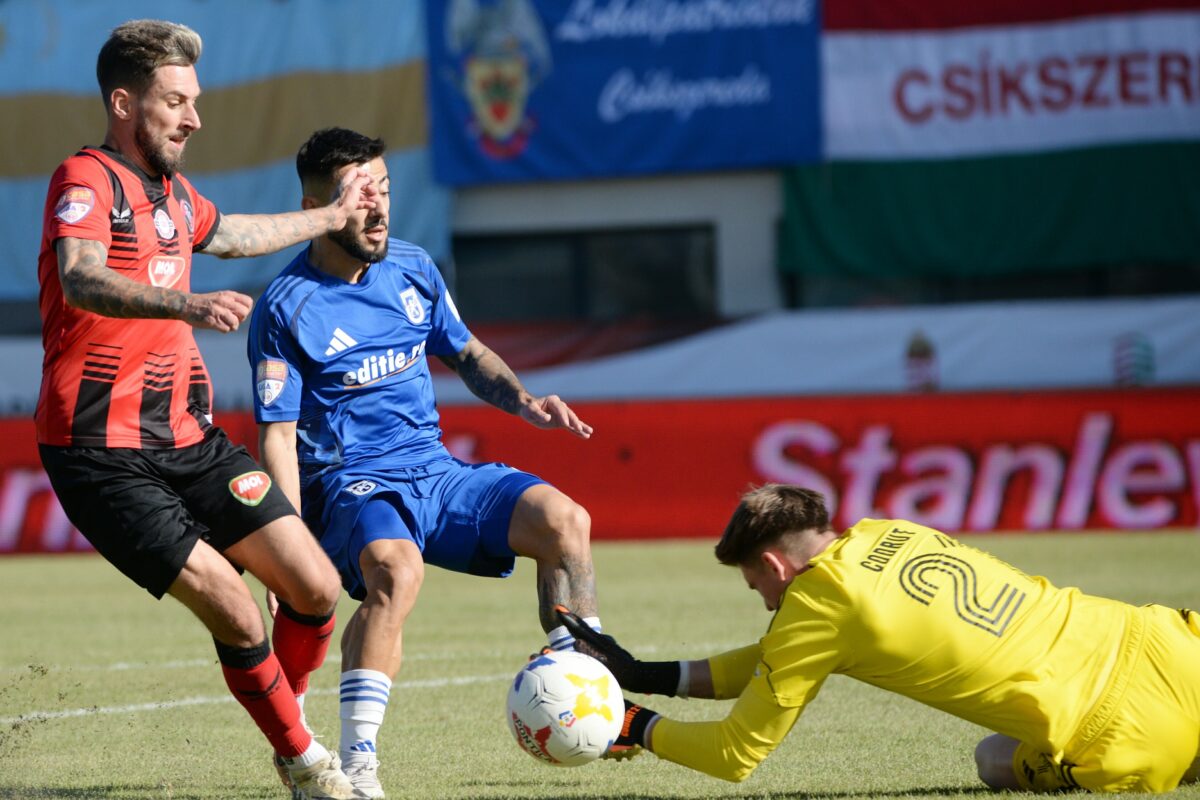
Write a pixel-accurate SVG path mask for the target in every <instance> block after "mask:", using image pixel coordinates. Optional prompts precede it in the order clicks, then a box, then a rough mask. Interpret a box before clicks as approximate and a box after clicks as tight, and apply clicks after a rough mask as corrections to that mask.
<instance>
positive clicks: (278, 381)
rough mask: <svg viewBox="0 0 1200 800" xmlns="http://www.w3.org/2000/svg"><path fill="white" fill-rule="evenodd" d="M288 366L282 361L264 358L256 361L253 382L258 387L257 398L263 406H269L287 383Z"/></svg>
mask: <svg viewBox="0 0 1200 800" xmlns="http://www.w3.org/2000/svg"><path fill="white" fill-rule="evenodd" d="M287 376H288V367H287V364H286V363H284V362H282V361H273V360H271V359H269V358H264V359H263V360H262V361H259V362H258V366H257V368H256V369H255V379H254V384H255V386H256V387H257V389H258V399H259V401H261V402H262V404H263V405H264V406H269V405H271V403H274V402H275V400H276V399H278V397H279V395H280V393H281V392H282V391H283V387H284V384H286V383H287Z"/></svg>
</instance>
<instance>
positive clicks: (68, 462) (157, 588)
mask: <svg viewBox="0 0 1200 800" xmlns="http://www.w3.org/2000/svg"><path fill="white" fill-rule="evenodd" d="M38 449H39V451H40V452H41V456H42V465H43V466H45V468H46V474H47V475H49V477H50V485H51V486H53V487H54V492H55V494H57V495H58V500H59V502H60V503H62V507H63V510H64V511H65V512H66V513H67V518H68V519H70V520H71V522H72V523H74V524H75V527H77V528H79V531H80V533H82V534H83V535H84V536H85V537H86V538H87V540H88V541H89V542H91V543H92V546H93V547H95V548H96V550H97V552H99V553H100V554H101V555H102V556H104V557H105V558H106V559H108V560H109V561H110V562H111V563H112V564H113V566H115V567H116V568H117V569H119V570H121V572H123V573H125V575H126V576H127V577H129V578H130V579H131V580H132V581H134V582H135V583H137V584H138V585H139V586H141V587H143V588H144V589H145V590H146V591H148V592H150V594H152V595H154V596H155V597H157V598H161V597H162V596H163V595H164V594H166V592H167V589H169V588H170V586H171V584H172V583H174V582H175V579H176V578H178V577H179V573H180V572H181V571H182V570H183V565H184V564H185V563H187V560H188V556H190V555H191V553H192V548H194V547H195V546H196V541H197V540H199V539H203V540H204V541H206V542H208V543H209V544H210V545H212V546H213V547H214V548H216V549H217V550H219V551H222V552H223V551H224V550H225V549H226V548H228V547H230V546H232V545H234V544H236V543H237V542H239V541H241V540H242V539H243V538H245V537H246V536H247V535H248V534H250V533H253V532H254V531H256V530H258V529H259V528H261V527H263V526H264V525H266V524H268V523H270V522H272V521H274V520H276V519H279V518H280V517H284V516H287V515H288V514H295V513H296V511H295V509H294V508H293V507H292V504H291V503H290V502H289V501H288V499H287V498H286V497H285V496H284V494H283V491H282V490H280V489H279V488H278V487H277V486H275V485H274V482H273V481H271V479H270V478H269V477H268V476H267V474H266V472H264V471H263V469H262V467H260V466H259V465H258V464H257V463H256V462H255V461H254V459H252V458H251V457H250V454H249V453H248V452H246V448H244V447H241V446H240V445H234V444H233V443H232V442H230V441H229V439H228V438H227V437H226V436H225V433H224V432H223V431H221V430H220V429H218V428H214V429H212V430H211V431H210V432H209V434H208V436H207V437H206V438H205V439H204V441H202V442H200V443H199V444H195V445H192V446H190V447H182V448H178V449H169V450H137V449H133V448H124V447H113V448H107V447H51V446H49V445H39V447H38Z"/></svg>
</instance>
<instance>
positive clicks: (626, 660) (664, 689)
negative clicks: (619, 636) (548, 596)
mask: <svg viewBox="0 0 1200 800" xmlns="http://www.w3.org/2000/svg"><path fill="white" fill-rule="evenodd" d="M554 610H555V611H556V612H557V613H558V620H559V622H561V623H562V624H563V625H565V626H566V628H567V630H568V631H570V632H571V635H572V636H574V637H575V649H576V650H578V651H579V652H581V653H583V654H584V655H589V656H591V657H592V658H595V659H596V660H597V661H599V662H600V663H601V664H603V665H604V666H606V667H608V670H609V672H611V673H612V674H613V677H615V678H616V679H617V683H619V684H620V685H621V688H622V689H625V690H626V691H630V692H641V693H642V694H664V695H667V696H668V697H674V696H675V695H676V694H683V695H686V694H687V687H686V686H682V687H681V686H680V685H679V684H680V674H681V670H680V664H679V662H678V661H638V660H637V659H636V658H634V657H633V656H632V655H630V653H629V651H628V650H626V649H625V648H623V647H621V645H619V644H617V640H616V639H614V638H613V637H611V636H609V635H608V634H606V633H599V632H597V631H594V630H592V628H591V626H590V625H588V624H587V623H586V622H584V621H583V620H582V619H580V617H579V615H577V614H575V613H574V612H572V611H571V610H570V609H568V608H566V607H565V606H555V608H554Z"/></svg>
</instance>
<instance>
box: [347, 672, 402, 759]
mask: <svg viewBox="0 0 1200 800" xmlns="http://www.w3.org/2000/svg"><path fill="white" fill-rule="evenodd" d="M391 691H392V680H391V678H389V677H388V676H387V675H384V674H383V673H382V672H376V671H375V670H373V669H351V670H347V671H345V672H343V673H342V682H341V703H340V707H341V717H342V741H341V746H340V747H339V748H338V750H339V755H340V756H341V757H342V761H343V762H349V761H353V760H356V759H360V758H367V757H368V756H373V755H375V740H376V739H377V738H378V737H379V726H380V725H382V724H383V715H384V713H386V712H387V704H388V695H389V694H390V692H391Z"/></svg>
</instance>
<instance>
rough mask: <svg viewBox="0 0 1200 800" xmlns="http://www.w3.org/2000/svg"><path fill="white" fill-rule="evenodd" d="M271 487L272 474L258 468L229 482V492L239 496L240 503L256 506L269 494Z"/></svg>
mask: <svg viewBox="0 0 1200 800" xmlns="http://www.w3.org/2000/svg"><path fill="white" fill-rule="evenodd" d="M270 488H271V476H269V475H267V473H265V472H263V471H262V470H261V469H257V470H255V471H253V472H246V473H243V474H241V475H238V476H237V477H236V478H234V479H233V480H231V481H230V482H229V493H230V494H232V495H233V496H234V497H236V498H237V500H238V502H239V503H243V504H245V505H248V506H256V505H258V504H259V503H261V502H262V500H263V498H264V497H266V496H267V491H268V490H270Z"/></svg>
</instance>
